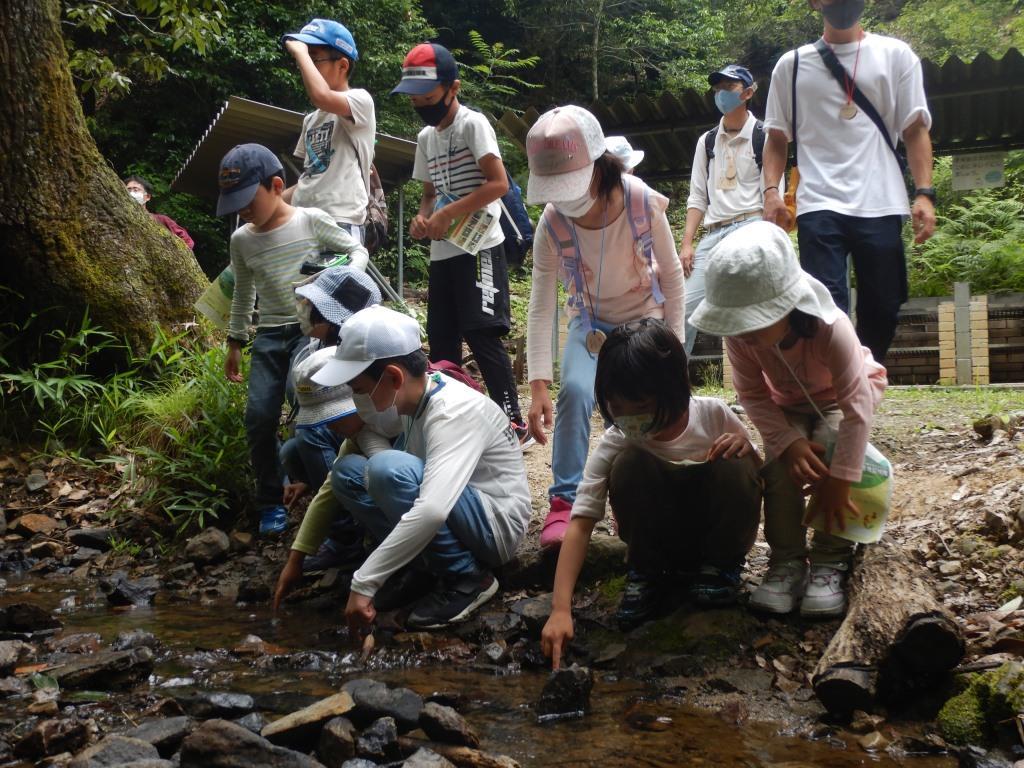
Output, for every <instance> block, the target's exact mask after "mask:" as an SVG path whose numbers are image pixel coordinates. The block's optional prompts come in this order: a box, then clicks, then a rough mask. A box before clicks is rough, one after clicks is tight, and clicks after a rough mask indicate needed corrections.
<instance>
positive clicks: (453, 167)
mask: <svg viewBox="0 0 1024 768" xmlns="http://www.w3.org/2000/svg"><path fill="white" fill-rule="evenodd" d="M460 86H461V83H460V82H459V70H458V67H457V66H456V64H455V59H454V58H453V57H452V54H451V52H450V51H449V50H448V49H447V48H445V47H444V46H443V45H438V44H437V43H421V44H420V45H417V46H416V47H415V48H413V49H412V50H411V51H409V53H408V54H407V55H406V57H405V61H404V62H403V63H402V80H401V82H399V84H398V85H397V86H396V87H395V88H394V89H393V90H392V91H391V93H393V94H395V93H401V94H405V95H407V96H408V97H409V98H410V100H411V101H412V106H413V109H415V110H416V113H417V114H418V115H419V116H420V119H422V120H423V122H424V123H426V127H425V128H423V130H421V131H420V133H419V135H418V136H417V137H416V163H415V166H414V168H413V172H412V176H413V178H414V179H418V180H419V181H422V182H423V198H422V200H421V201H420V208H419V212H418V213H417V215H416V216H415V217H413V220H412V222H411V223H410V224H409V234H411V235H412V236H413V237H416V238H430V240H431V241H432V242H431V243H430V276H429V283H428V288H427V339H428V341H429V342H430V359H431V360H433V361H434V362H437V361H438V360H450V361H451V362H453V363H456V364H460V365H461V363H462V340H463V339H465V340H466V343H467V344H468V345H469V348H470V350H471V351H472V352H473V358H474V360H476V363H477V365H479V366H480V373H481V374H482V375H483V378H484V383H485V384H486V385H487V393H488V394H489V395H490V396H491V399H492V400H494V402H496V403H497V404H498V405H499V406H501V408H502V409H503V410H504V411H505V413H506V414H508V417H509V419H510V420H511V421H512V422H513V423H514V425H515V429H516V431H517V434H518V435H519V437H520V440H521V441H522V442H523V444H524V447H525V446H526V445H527V444H528V443H529V442H530V436H529V430H528V429H527V427H526V424H525V422H524V421H523V417H522V414H521V413H520V411H519V393H518V391H517V390H516V382H515V378H514V376H513V375H512V363H511V361H510V360H509V356H508V353H507V352H506V351H505V344H504V342H503V341H502V337H503V336H505V335H506V334H507V333H508V331H509V328H510V327H511V315H510V305H509V288H508V264H507V263H506V261H505V249H504V245H503V244H504V242H505V234H504V233H503V232H502V229H501V224H500V218H501V208H500V206H499V204H498V199H499V198H500V197H501V196H502V195H504V194H505V193H506V192H507V191H508V176H507V175H506V173H505V166H504V165H503V164H502V162H501V150H500V149H498V139H497V137H496V136H495V135H494V128H493V127H491V124H490V123H489V122H488V121H487V118H486V117H484V116H483V114H481V113H480V112H477V111H475V110H472V109H469V108H468V107H464V106H462V105H461V104H460V103H459V98H458V95H459V89H460ZM481 209H484V210H486V211H487V212H488V213H489V214H490V215H491V217H492V218H491V224H490V227H489V228H488V229H487V230H486V231H485V232H484V233H483V235H482V237H481V238H480V241H479V245H480V250H479V251H478V252H477V253H476V255H473V254H471V253H468V252H467V251H465V250H463V249H462V248H460V247H459V246H457V245H455V244H453V243H451V242H449V241H448V240H447V239H446V238H447V237H448V231H449V229H450V228H451V226H452V222H454V221H456V220H457V219H460V218H463V217H465V216H468V215H471V214H473V213H476V212H477V211H480V210H481Z"/></svg>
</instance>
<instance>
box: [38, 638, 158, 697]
mask: <svg viewBox="0 0 1024 768" xmlns="http://www.w3.org/2000/svg"><path fill="white" fill-rule="evenodd" d="M152 671H153V652H152V651H151V650H150V649H149V648H145V647H143V648H133V649H131V650H127V651H103V652H101V653H96V654H93V655H91V656H86V657H84V658H82V659H76V660H75V661H70V662H68V663H66V664H63V665H61V666H59V667H57V668H56V669H54V670H51V671H50V673H49V674H50V675H52V676H53V677H54V678H55V679H56V680H57V682H58V683H60V686H61V688H74V689H81V688H93V689H99V690H111V689H117V688H129V687H131V686H132V685H135V684H136V683H138V682H139V681H141V680H144V679H146V678H147V677H148V676H149V674H150V673H151V672H152Z"/></svg>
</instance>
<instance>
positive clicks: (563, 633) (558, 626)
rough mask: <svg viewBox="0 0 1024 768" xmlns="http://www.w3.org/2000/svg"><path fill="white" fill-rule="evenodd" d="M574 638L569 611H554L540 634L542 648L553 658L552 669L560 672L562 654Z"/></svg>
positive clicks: (545, 653) (546, 654)
mask: <svg viewBox="0 0 1024 768" xmlns="http://www.w3.org/2000/svg"><path fill="white" fill-rule="evenodd" d="M572 638H573V627H572V614H571V613H570V612H569V611H552V612H551V616H550V617H548V620H547V623H546V624H545V625H544V629H543V630H542V631H541V633H540V648H541V650H542V651H543V652H544V655H545V656H549V657H550V658H551V668H552V669H553V670H555V671H558V668H559V666H560V665H561V663H562V653H563V652H564V651H565V648H566V646H567V645H569V641H570V640H572Z"/></svg>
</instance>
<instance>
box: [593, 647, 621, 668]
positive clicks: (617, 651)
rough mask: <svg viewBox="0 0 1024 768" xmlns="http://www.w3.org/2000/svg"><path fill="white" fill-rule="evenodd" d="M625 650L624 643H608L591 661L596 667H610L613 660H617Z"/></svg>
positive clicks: (613, 663) (612, 664) (613, 662)
mask: <svg viewBox="0 0 1024 768" xmlns="http://www.w3.org/2000/svg"><path fill="white" fill-rule="evenodd" d="M625 652H626V644H625V643H609V644H608V645H606V646H604V647H603V648H601V649H600V650H599V651H598V652H597V653H596V654H595V655H594V659H593V661H592V662H591V663H592V664H593V665H594V666H595V667H597V668H598V669H603V668H604V667H612V666H614V665H615V662H617V661H618V660H619V657H620V656H621V655H622V654H623V653H625Z"/></svg>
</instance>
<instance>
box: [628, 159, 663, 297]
mask: <svg viewBox="0 0 1024 768" xmlns="http://www.w3.org/2000/svg"><path fill="white" fill-rule="evenodd" d="M622 185H623V192H624V194H625V198H626V200H625V203H626V214H627V215H628V216H629V227H630V229H631V230H632V231H633V240H634V242H637V243H639V244H640V248H641V249H642V250H643V254H644V258H645V259H646V260H647V270H648V272H649V273H650V276H651V293H652V294H653V296H654V300H655V301H656V302H658V303H659V304H664V303H665V295H664V294H663V293H662V292H661V285H660V284H659V283H658V273H657V271H656V270H655V269H654V235H653V234H652V231H651V201H650V197H649V195H650V188H649V187H648V186H647V185H646V184H644V183H643V182H642V181H640V179H638V178H637V177H636V176H633V175H631V174H626V175H624V176H623V177H622Z"/></svg>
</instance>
